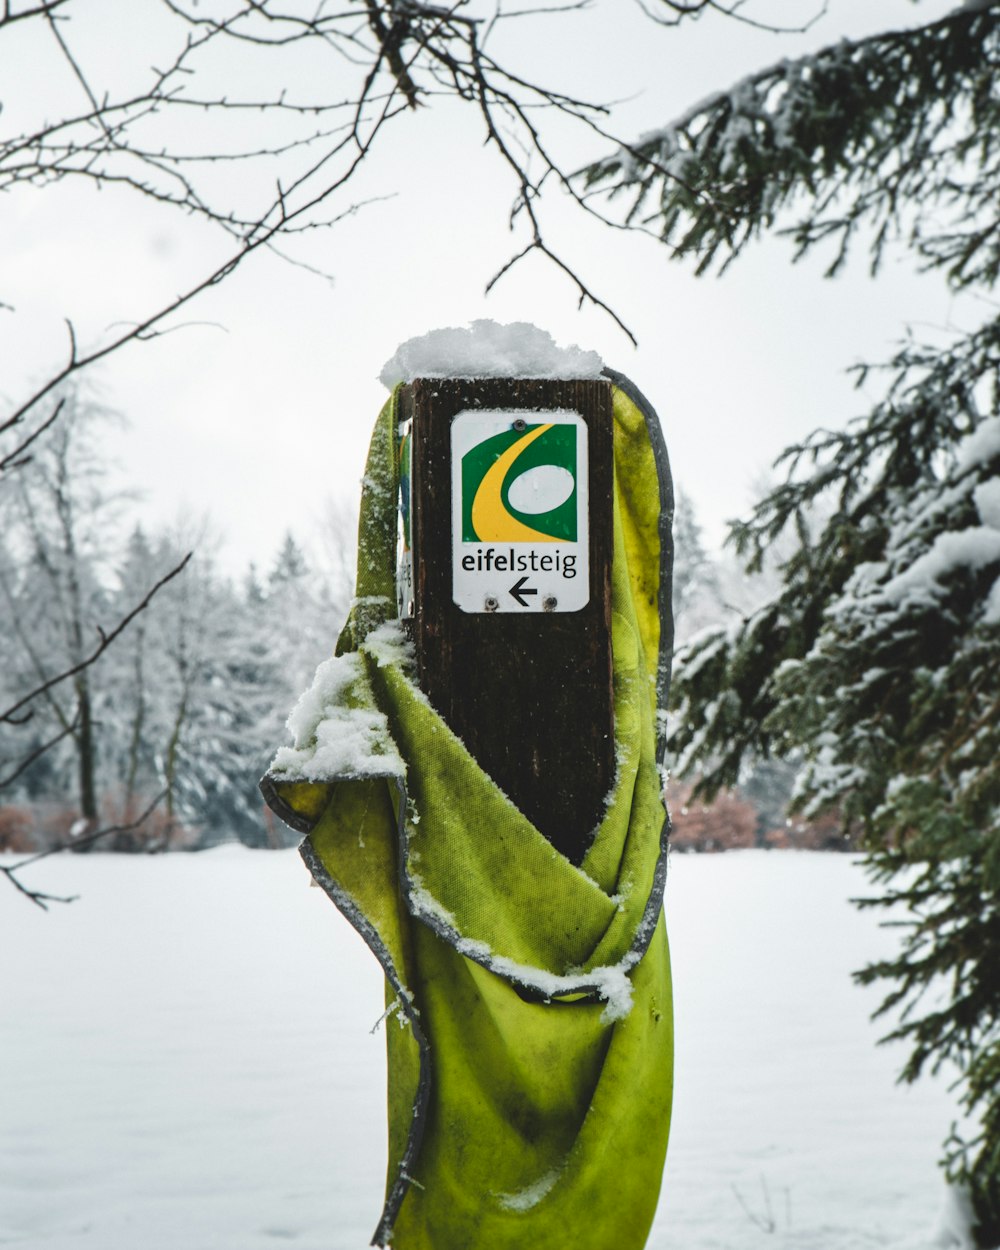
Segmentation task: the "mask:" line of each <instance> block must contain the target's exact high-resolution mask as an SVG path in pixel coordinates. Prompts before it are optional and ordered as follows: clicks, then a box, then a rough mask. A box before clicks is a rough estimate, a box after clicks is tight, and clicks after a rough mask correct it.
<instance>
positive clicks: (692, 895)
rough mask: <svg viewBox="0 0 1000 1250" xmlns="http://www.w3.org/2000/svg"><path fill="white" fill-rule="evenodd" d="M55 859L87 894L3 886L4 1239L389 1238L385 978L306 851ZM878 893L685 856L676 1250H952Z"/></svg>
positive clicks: (50, 880) (773, 863)
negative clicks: (885, 1027)
mask: <svg viewBox="0 0 1000 1250" xmlns="http://www.w3.org/2000/svg"><path fill="white" fill-rule="evenodd" d="M7 862H10V861H9V860H8V861H7ZM30 871H31V873H32V874H33V876H32V877H31V881H32V882H35V881H37V882H38V883H39V884H40V885H43V886H44V888H45V889H47V890H52V891H54V892H58V891H59V890H65V891H66V892H72V893H78V894H80V895H81V898H80V899H79V901H78V902H75V903H73V904H72V905H71V906H68V907H56V908H55V909H54V910H53V911H51V912H50V913H48V914H44V913H43V912H41V911H40V910H39V909H37V908H35V907H33V906H32V905H31V904H30V903H28V902H25V901H23V900H21V899H20V898H18V897H17V896H15V894H14V892H13V891H12V890H10V889H6V888H5V895H4V896H0V949H2V951H3V959H2V971H0V1245H4V1246H6V1245H11V1246H29V1245H30V1246H38V1247H44V1248H46V1250H63V1248H65V1250H86V1248H87V1247H93V1248H94V1250H179V1248H180V1247H183V1248H184V1250H264V1248H265V1247H266V1248H268V1250H274V1248H275V1247H277V1246H280V1245H283V1244H287V1245H290V1246H295V1247H296V1248H297V1250H362V1247H364V1246H365V1245H367V1242H368V1237H369V1235H370V1233H371V1230H372V1229H373V1227H374V1225H375V1222H376V1219H377V1216H378V1213H379V1210H380V1206H381V1196H382V1181H383V1176H382V1172H383V1166H384V1150H385V1144H384V1130H383V1116H384V1089H383V1082H384V1061H383V1054H382V1050H383V1045H384V1042H383V1038H382V1035H381V1031H379V1032H378V1033H376V1034H372V1033H371V1032H370V1030H371V1028H372V1026H373V1024H374V1023H375V1022H376V1021H377V1020H378V1018H379V1016H380V1015H381V1012H382V1001H381V984H380V979H379V974H378V971H377V969H376V966H375V963H374V961H373V960H372V959H371V957H370V955H369V954H368V952H367V950H366V948H365V947H364V946H363V945H362V944H361V942H360V940H359V939H358V938H357V937H356V936H355V935H354V934H353V932H352V931H351V930H350V928H349V927H348V926H347V924H346V923H345V922H344V921H343V920H342V919H341V918H340V916H339V915H338V914H337V912H336V911H335V909H334V908H333V906H332V905H331V904H330V903H329V902H328V901H327V899H326V898H325V896H324V895H322V894H321V892H320V891H318V890H310V889H309V888H308V884H307V876H306V873H305V869H304V868H303V867H302V866H301V863H300V861H299V859H298V856H297V855H296V854H295V853H294V852H260V851H258V852H253V851H248V850H245V849H243V848H241V847H234V846H227V847H222V848H219V849H216V850H214V851H209V852H204V853H202V854H198V855H180V854H178V855H171V856H164V857H139V856H135V857H129V856H112V855H103V854H92V855H87V856H76V857H69V856H66V857H63V858H60V859H53V860H49V861H46V862H44V863H41V864H39V865H37V866H36V867H35V868H33V869H31V870H30ZM865 886H866V883H865V880H864V877H863V874H862V873H861V871H860V869H859V867H858V866H857V864H856V862H854V861H853V860H852V859H850V858H848V857H846V856H835V855H810V854H797V853H793V852H781V853H776V852H771V853H768V852H762V851H744V852H730V853H729V854H726V855H721V856H697V857H696V856H674V858H673V860H672V861H671V875H670V880H669V884H668V914H669V922H670V933H671V941H672V945H673V952H674V970H675V978H676V1023H677V1049H678V1060H677V1080H676V1087H677V1102H676V1114H675V1119H674V1128H673V1135H672V1138H671V1145H670V1153H669V1157H668V1161H667V1171H666V1177H665V1181H664V1187H663V1195H662V1198H661V1202H660V1208H659V1212H658V1214H657V1218H656V1223H655V1225H654V1228H653V1233H652V1235H651V1237H650V1241H649V1250H750V1248H751V1247H761V1248H762V1250H769V1248H770V1247H796V1248H810V1250H813V1248H815V1250H868V1248H869V1247H892V1248H893V1250H904V1248H905V1250H929V1248H930V1247H931V1246H937V1245H939V1244H943V1243H942V1242H941V1241H940V1240H939V1239H938V1237H937V1236H936V1229H937V1227H938V1223H939V1216H940V1212H941V1209H942V1205H943V1202H944V1197H945V1194H944V1186H943V1184H942V1182H941V1180H940V1177H939V1174H938V1171H937V1168H936V1166H935V1161H936V1158H937V1155H938V1150H939V1145H940V1142H941V1141H942V1139H943V1137H944V1135H945V1133H946V1132H947V1129H948V1126H949V1124H950V1122H951V1119H952V1115H953V1109H952V1103H953V1100H952V1096H951V1095H949V1093H948V1092H947V1089H946V1088H945V1086H944V1084H943V1083H937V1084H934V1083H929V1082H927V1083H923V1084H921V1085H919V1086H917V1087H916V1088H913V1089H904V1088H900V1087H898V1086H897V1085H896V1084H895V1081H894V1078H895V1070H896V1068H897V1066H898V1064H899V1063H900V1061H901V1059H902V1055H901V1053H900V1052H899V1051H898V1050H894V1049H892V1048H889V1049H887V1048H881V1049H879V1048H876V1047H875V1045H874V1042H875V1040H876V1038H877V1036H878V1027H877V1026H875V1025H872V1024H870V1023H869V1021H868V1013H869V1011H870V1010H871V1009H872V1008H873V1007H874V1005H875V1004H876V1002H877V996H876V995H875V994H873V993H872V992H869V991H862V990H859V989H857V988H856V987H854V986H853V985H852V983H851V982H850V979H849V973H850V971H851V970H852V969H853V968H857V967H858V966H860V965H861V964H862V963H864V962H865V961H867V960H869V959H871V958H872V957H874V956H877V955H878V954H879V953H880V952H882V951H886V950H889V949H891V947H892V943H893V938H892V935H891V933H887V932H885V931H882V930H880V929H879V928H878V926H877V920H876V918H875V917H873V916H871V915H868V914H865V915H861V914H859V913H857V912H856V911H855V909H854V908H852V907H851V906H850V904H849V903H848V899H849V898H850V897H851V896H852V895H856V894H859V893H863V892H864V891H865ZM526 1250H528V1248H526ZM567 1250H570V1248H567ZM608 1250H614V1248H613V1247H608Z"/></svg>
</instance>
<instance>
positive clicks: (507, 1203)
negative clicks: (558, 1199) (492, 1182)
mask: <svg viewBox="0 0 1000 1250" xmlns="http://www.w3.org/2000/svg"><path fill="white" fill-rule="evenodd" d="M561 1175H562V1172H561V1170H560V1169H559V1168H553V1169H552V1171H551V1172H546V1173H545V1175H544V1176H540V1177H539V1178H538V1180H537V1181H535V1183H534V1184H533V1185H527V1186H525V1188H524V1189H519V1190H518V1191H517V1192H516V1193H513V1194H497V1196H496V1198H497V1202H499V1204H500V1205H501V1206H502V1207H503V1208H504V1210H505V1211H530V1210H531V1208H532V1207H537V1206H538V1204H539V1203H540V1202H541V1200H542V1199H543V1198H544V1197H545V1195H546V1194H548V1193H549V1191H550V1190H551V1189H552V1187H553V1186H554V1185H555V1183H556V1181H557V1180H558V1179H559V1177H560V1176H561Z"/></svg>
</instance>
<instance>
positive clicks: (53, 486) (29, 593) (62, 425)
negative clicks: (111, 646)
mask: <svg viewBox="0 0 1000 1250" xmlns="http://www.w3.org/2000/svg"><path fill="white" fill-rule="evenodd" d="M110 415H111V414H110V413H109V412H108V410H106V409H104V408H102V407H101V406H100V405H99V404H97V403H96V402H95V401H94V400H93V399H90V398H88V397H86V396H84V395H83V394H82V393H81V392H79V391H78V390H75V389H71V390H69V391H68V392H67V393H66V394H65V395H64V396H63V398H62V411H61V419H60V421H59V423H58V425H57V426H55V427H54V428H53V429H52V430H51V431H50V432H49V436H48V438H47V439H45V440H44V441H43V442H42V443H41V444H40V445H39V446H38V447H37V448H36V449H35V450H34V454H33V456H32V458H31V460H30V462H28V463H25V464H23V465H22V466H21V467H20V471H19V472H18V473H17V474H16V476H15V477H14V480H13V482H12V484H11V488H10V489H9V490H8V491H7V492H6V493H5V495H4V496H3V499H2V517H3V525H4V533H5V535H6V537H7V553H8V561H7V565H6V567H5V569H4V570H3V572H2V574H0V596H2V599H3V603H4V609H5V611H4V615H5V618H6V620H7V622H8V626H9V633H10V645H11V654H10V658H9V668H8V672H7V674H6V680H7V682H8V683H9V686H8V689H9V692H10V697H11V698H14V699H16V698H18V697H20V696H23V695H24V694H25V693H30V692H31V691H32V690H33V689H37V688H40V687H44V686H46V683H48V682H49V681H50V680H51V679H52V678H54V677H56V676H57V675H58V674H59V673H60V672H64V671H67V670H70V669H77V671H76V672H74V673H73V675H72V676H71V677H69V678H67V679H66V680H65V681H63V682H60V683H58V684H56V685H54V686H51V687H49V688H47V689H45V690H44V693H43V696H42V697H40V698H39V699H37V700H36V701H35V702H34V705H33V706H32V708H31V715H30V717H29V725H30V732H31V735H32V739H33V742H38V741H39V740H40V739H42V738H49V739H50V740H52V741H58V740H60V739H62V740H64V741H66V742H69V743H71V744H72V748H73V758H74V762H75V767H74V769H73V771H74V774H75V778H74V785H73V787H72V788H74V789H75V791H76V796H77V805H78V809H79V815H80V817H81V818H82V819H83V820H84V821H86V822H87V823H88V825H90V826H93V825H94V824H95V822H96V821H97V817H98V794H99V763H100V758H99V748H98V733H99V731H98V724H97V722H98V720H99V719H100V704H101V696H100V685H99V683H98V682H97V681H95V676H96V674H95V668H94V666H93V665H85V664H84V663H83V662H84V661H85V660H86V658H87V656H88V654H89V653H90V652H91V651H92V650H93V648H94V643H95V639H96V638H97V637H98V635H99V629H100V627H101V623H102V621H104V620H106V619H107V617H108V615H109V613H108V610H107V608H108V604H107V594H106V588H105V586H104V584H103V579H102V573H104V572H106V567H105V564H104V562H105V560H106V557H107V547H106V540H107V526H108V518H109V515H111V514H113V511H114V508H115V503H116V501H115V499H114V497H113V495H112V494H111V493H110V492H109V491H108V489H107V484H106V480H105V470H104V467H103V465H102V463H101V460H100V457H99V455H98V452H97V450H96V447H95V445H94V427H95V425H96V424H97V423H99V422H101V421H106V420H108V419H109V417H110ZM32 721H34V722H35V723H34V724H31V722H32Z"/></svg>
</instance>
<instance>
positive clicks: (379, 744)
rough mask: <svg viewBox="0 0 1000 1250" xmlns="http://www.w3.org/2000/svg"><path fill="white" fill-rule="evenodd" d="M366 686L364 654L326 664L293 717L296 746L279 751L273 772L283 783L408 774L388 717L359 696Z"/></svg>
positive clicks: (294, 710) (317, 671)
mask: <svg viewBox="0 0 1000 1250" xmlns="http://www.w3.org/2000/svg"><path fill="white" fill-rule="evenodd" d="M376 632H377V631H376ZM364 684H365V673H364V662H363V660H362V658H361V656H360V655H358V654H351V655H341V656H334V657H333V658H332V659H329V660H325V661H324V662H323V663H322V664H321V665H320V666H319V668H317V670H316V675H315V677H314V678H313V682H312V685H311V686H310V687H309V689H308V690H307V691H306V692H305V693H304V694H303V695H302V697H301V698H300V699H299V701H298V703H297V704H296V705H295V707H294V709H293V710H292V714H291V715H290V716H289V718H288V722H287V724H288V729H289V732H290V733H291V735H292V739H293V745H292V746H290V747H281V748H280V749H279V751H278V753H277V754H276V755H275V757H274V760H273V761H272V763H271V771H272V772H274V773H277V774H280V777H281V779H282V780H283V781H326V780H328V779H331V778H334V777H385V776H399V777H401V776H403V775H404V773H405V771H406V769H405V765H404V764H403V761H402V759H401V758H400V756H399V753H398V751H397V750H396V746H395V743H394V742H393V740H392V737H391V736H390V734H389V725H388V722H387V720H386V718H385V716H384V715H383V714H382V713H381V712H379V711H378V710H377V709H375V708H373V707H371V706H370V705H367V703H366V702H365V701H364V700H363V699H360V698H359V697H358V693H357V692H358V689H359V688H361V689H363V688H364Z"/></svg>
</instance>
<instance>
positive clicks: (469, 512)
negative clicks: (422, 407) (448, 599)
mask: <svg viewBox="0 0 1000 1250" xmlns="http://www.w3.org/2000/svg"><path fill="white" fill-rule="evenodd" d="M587 452H588V441H587V423H586V422H585V421H584V420H583V418H582V417H581V416H580V415H579V413H575V412H570V411H567V410H565V409H557V410H553V411H550V412H544V413H527V414H526V413H525V412H524V411H523V410H522V409H517V408H514V409H507V410H506V411H505V410H501V409H485V410H483V409H475V408H472V409H469V408H467V409H465V410H464V411H463V412H460V413H458V414H457V415H456V416H455V419H454V420H453V421H452V424H451V508H452V513H451V540H452V562H451V567H452V598H453V600H454V602H455V604H456V605H457V606H458V607H459V608H461V609H462V611H463V612H576V611H578V610H579V609H580V608H582V607H585V606H586V604H587V602H588V601H589V599H590V528H589V521H590V515H589V508H588V502H589V492H588V467H589V461H588V455H587Z"/></svg>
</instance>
